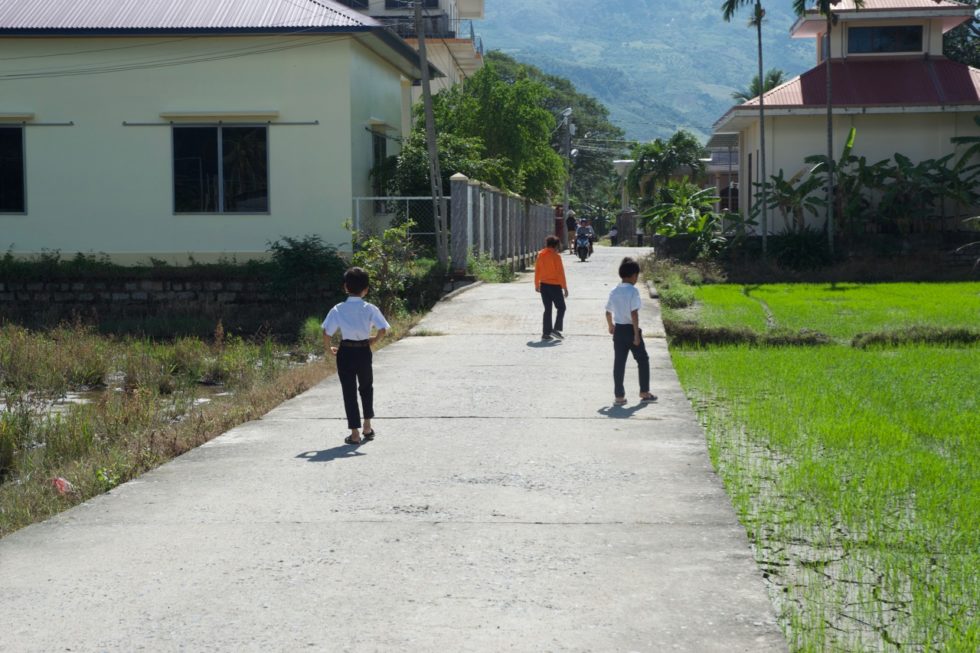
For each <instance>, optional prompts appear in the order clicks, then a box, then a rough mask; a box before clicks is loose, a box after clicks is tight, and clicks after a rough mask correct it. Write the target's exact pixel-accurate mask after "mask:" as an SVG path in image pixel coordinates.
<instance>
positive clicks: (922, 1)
mask: <svg viewBox="0 0 980 653" xmlns="http://www.w3.org/2000/svg"><path fill="white" fill-rule="evenodd" d="M964 6H966V5H964V4H963V3H962V2H951V1H950V0H941V2H938V3H937V2H935V1H934V0H864V5H863V6H862V7H861V9H860V10H859V11H893V10H896V9H962V8H963V7H964ZM833 10H834V11H854V10H855V5H854V0H841V2H840V3H839V4H837V5H835V6H834V8H833Z"/></svg>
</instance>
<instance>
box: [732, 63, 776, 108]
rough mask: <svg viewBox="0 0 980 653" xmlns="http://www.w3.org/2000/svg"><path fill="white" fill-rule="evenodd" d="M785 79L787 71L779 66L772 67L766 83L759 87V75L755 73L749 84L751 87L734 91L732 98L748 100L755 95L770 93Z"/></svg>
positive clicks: (741, 100) (767, 74)
mask: <svg viewBox="0 0 980 653" xmlns="http://www.w3.org/2000/svg"><path fill="white" fill-rule="evenodd" d="M784 81H786V73H784V72H783V71H782V70H780V69H779V68H770V69H769V72H767V73H766V79H765V83H764V84H763V85H762V88H759V76H758V75H755V76H754V77H753V78H752V83H751V84H749V88H748V89H747V90H743V91H735V92H734V93H732V99H733V100H737V101H738V102H748V101H749V100H751V99H752V98H754V97H758V96H760V95H761V94H763V93H768V92H769V91H771V90H772V89H774V88H776V87H777V86H779V85H780V84H782V83H783V82H784Z"/></svg>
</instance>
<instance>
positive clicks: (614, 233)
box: [609, 225, 619, 247]
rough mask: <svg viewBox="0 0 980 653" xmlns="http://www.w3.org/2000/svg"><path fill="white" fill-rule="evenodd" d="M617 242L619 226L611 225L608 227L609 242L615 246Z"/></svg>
mask: <svg viewBox="0 0 980 653" xmlns="http://www.w3.org/2000/svg"><path fill="white" fill-rule="evenodd" d="M617 243H619V228H618V227H617V226H616V225H613V226H612V228H610V229H609V244H610V245H612V246H613V247H615V246H616V244H617Z"/></svg>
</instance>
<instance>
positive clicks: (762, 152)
mask: <svg viewBox="0 0 980 653" xmlns="http://www.w3.org/2000/svg"><path fill="white" fill-rule="evenodd" d="M765 15H766V12H765V10H764V9H763V8H762V3H761V2H760V1H759V0H756V2H755V18H754V19H753V20H754V21H755V29H756V32H757V35H758V39H757V43H758V47H759V57H758V59H759V166H760V167H761V170H760V173H761V174H760V175H759V176H760V177H762V178H761V179H760V180H759V181H761V182H762V186H761V187H760V188H761V189H762V260H763V261H765V260H766V258H767V256H768V253H769V247H768V242H767V238H768V237H769V219H768V217H769V216H768V211H769V206H768V204H769V198H768V197H767V193H766V184H767V183H769V179H768V177H767V176H766V78H765V73H763V66H762V19H763V18H765ZM750 174H751V173H750ZM731 181H732V178H731V176H730V175H729V177H728V184H729V186H731ZM749 192H750V193H751V192H752V189H751V188H750V189H749Z"/></svg>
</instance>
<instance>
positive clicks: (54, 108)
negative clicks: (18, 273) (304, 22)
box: [0, 36, 402, 260]
mask: <svg viewBox="0 0 980 653" xmlns="http://www.w3.org/2000/svg"><path fill="white" fill-rule="evenodd" d="M294 45H302V46H303V47H297V48H293V49H286V50H282V51H278V52H267V53H263V54H253V55H251V56H237V57H234V58H227V59H223V60H217V61H204V62H199V63H193V64H188V65H179V66H172V67H160V68H145V69H139V70H132V71H123V72H113V73H108V74H99V75H85V76H62V77H51V78H44V79H29V80H16V81H11V80H5V81H3V94H2V95H0V114H3V113H11V112H30V113H33V114H35V121H36V122H38V123H43V122H67V121H72V122H74V126H71V127H43V126H36V127H30V126H28V127H27V128H26V130H25V150H26V176H27V215H23V216H19V215H0V250H7V249H8V248H10V247H13V248H14V250H15V251H16V252H21V253H24V252H38V251H40V250H42V249H49V250H55V249H56V250H61V251H62V252H63V253H71V252H78V251H80V252H94V253H99V252H105V253H109V254H110V255H119V257H120V258H121V259H127V260H132V259H133V258H134V257H135V258H139V257H141V256H144V257H149V256H154V257H157V258H167V257H169V256H177V257H179V258H180V259H182V260H186V256H187V253H189V252H190V253H193V254H194V255H195V256H196V257H197V258H199V259H207V258H209V257H210V258H213V256H215V255H218V254H219V253H224V254H226V255H232V254H233V255H236V256H239V257H248V256H249V255H251V254H256V253H262V252H264V251H265V250H266V247H267V243H268V242H269V241H271V240H276V239H278V238H279V237H281V236H283V235H290V236H302V235H306V234H316V235H319V236H320V237H321V238H323V239H324V240H325V241H326V242H329V243H338V244H340V243H348V242H349V235H348V234H347V232H346V231H345V230H344V229H343V226H342V225H343V222H344V220H346V219H347V218H348V217H350V215H351V196H352V194H353V191H354V188H355V187H356V188H358V189H361V188H363V187H364V186H365V184H366V183H367V182H366V179H367V170H368V169H369V168H370V164H369V163H365V162H366V161H369V158H370V152H371V148H370V136H369V135H368V134H367V132H365V131H364V129H363V126H364V124H365V123H366V122H367V121H368V119H369V118H371V117H378V118H382V119H384V120H386V121H388V122H390V124H392V125H395V126H398V125H400V124H401V122H402V115H401V110H402V87H401V81H400V78H399V75H398V73H397V72H395V71H393V70H391V69H390V67H389V66H386V65H384V64H383V63H381V61H380V60H379V59H377V58H376V57H375V56H374V55H371V54H369V53H368V51H367V50H366V49H365V48H363V47H362V46H360V45H355V44H354V42H353V41H352V40H351V39H350V38H349V37H347V36H310V37H284V36H272V37H256V36H234V37H196V38H179V39H175V38H174V37H164V38H159V39H151V38H139V39H135V38H134V39H130V38H84V39H83V38H76V39H72V38H60V39H59V38H33V39H10V38H8V39H0V58H2V59H5V60H6V61H5V64H4V72H6V73H11V72H19V71H27V70H33V69H44V70H53V69H68V68H72V69H78V68H83V67H92V66H106V65H115V64H119V63H140V62H152V61H162V60H166V59H172V58H177V57H180V58H186V57H192V56H195V55H200V56H214V55H220V54H221V53H227V54H234V53H232V52H229V51H232V50H234V51H236V52H238V53H240V52H242V49H243V48H246V49H247V48H253V47H254V48H255V49H264V48H268V47H270V46H271V47H277V46H294ZM118 48H126V49H118ZM110 49H111V50H110ZM98 50H103V51H102V52H98ZM83 51H87V52H88V53H87V54H86V53H85V52H83ZM49 54H56V55H59V56H54V57H45V58H39V59H17V60H11V59H9V58H10V57H25V56H28V55H34V56H37V55H49ZM352 89H353V90H354V95H355V97H354V98H352V96H351V93H352ZM190 111H213V112H222V111H228V112H231V111H237V112H241V111H276V112H278V116H277V117H275V118H272V120H273V121H275V122H305V121H319V124H318V125H315V126H314V125H303V126H285V125H271V126H270V127H269V131H268V134H269V186H270V189H269V202H270V211H269V213H268V214H264V215H242V214H223V215H221V214H200V215H198V214H194V215H189V214H180V215H175V214H174V213H173V180H172V170H171V165H172V164H171V158H172V154H171V129H170V128H169V127H167V126H152V127H125V126H123V124H122V123H123V121H130V122H162V119H161V113H166V112H190ZM379 114H380V115H379ZM233 120H234V119H232V118H229V122H231V121H233ZM352 126H356V129H357V130H359V131H357V132H356V135H355V137H353V138H352V135H351V134H352V132H351V128H352ZM362 139H366V141H364V140H362ZM365 142H366V145H364V143H365ZM365 157H367V159H365ZM352 161H353V170H354V171H355V172H354V173H352Z"/></svg>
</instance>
